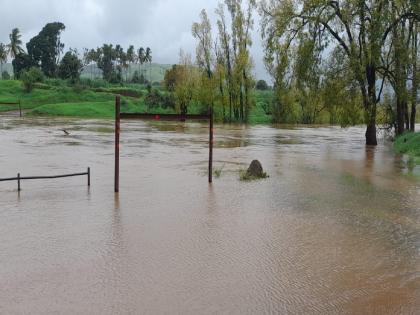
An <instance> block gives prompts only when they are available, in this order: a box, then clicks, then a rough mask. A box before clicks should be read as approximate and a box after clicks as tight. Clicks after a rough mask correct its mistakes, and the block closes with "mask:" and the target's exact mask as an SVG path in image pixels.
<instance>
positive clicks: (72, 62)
mask: <svg viewBox="0 0 420 315" xmlns="http://www.w3.org/2000/svg"><path fill="white" fill-rule="evenodd" d="M82 70H83V62H82V60H80V59H79V57H78V54H77V51H76V50H72V49H70V50H69V51H68V52H67V53H66V54H65V55H64V57H63V59H61V61H60V65H59V67H58V76H59V77H60V78H61V79H63V80H70V81H71V82H72V83H76V82H77V81H79V79H80V74H81V72H82Z"/></svg>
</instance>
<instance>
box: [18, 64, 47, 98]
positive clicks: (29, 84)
mask: <svg viewBox="0 0 420 315" xmlns="http://www.w3.org/2000/svg"><path fill="white" fill-rule="evenodd" d="M20 79H21V80H22V82H23V86H24V87H25V91H26V92H27V93H30V92H31V91H32V90H33V88H34V85H35V83H37V82H43V81H44V74H43V73H42V71H41V69H39V68H36V67H32V68H30V69H29V70H27V71H26V70H24V71H22V72H21V74H20Z"/></svg>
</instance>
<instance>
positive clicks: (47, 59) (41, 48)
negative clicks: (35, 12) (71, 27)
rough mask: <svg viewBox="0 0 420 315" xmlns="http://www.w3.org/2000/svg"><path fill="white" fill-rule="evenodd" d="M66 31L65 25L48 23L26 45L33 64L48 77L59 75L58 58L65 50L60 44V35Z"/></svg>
mask: <svg viewBox="0 0 420 315" xmlns="http://www.w3.org/2000/svg"><path fill="white" fill-rule="evenodd" d="M64 29H65V26H64V24H63V23H60V22H54V23H48V24H46V25H45V26H44V28H43V29H42V30H41V32H39V34H38V35H37V36H35V37H33V38H32V39H31V40H30V41H29V42H28V44H27V45H26V47H27V49H28V55H29V57H30V59H31V61H32V64H34V65H40V67H41V69H42V72H43V73H44V74H45V75H46V76H48V77H54V76H56V74H57V67H58V66H57V57H58V56H59V54H60V53H61V52H62V50H63V48H64V44H63V43H61V42H60V34H61V32H62V31H63V30H64Z"/></svg>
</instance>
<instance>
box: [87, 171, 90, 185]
mask: <svg viewBox="0 0 420 315" xmlns="http://www.w3.org/2000/svg"><path fill="white" fill-rule="evenodd" d="M87 178H88V186H89V187H90V167H88V169H87Z"/></svg>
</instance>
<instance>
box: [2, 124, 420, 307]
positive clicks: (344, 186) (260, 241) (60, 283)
mask: <svg viewBox="0 0 420 315" xmlns="http://www.w3.org/2000/svg"><path fill="white" fill-rule="evenodd" d="M63 128H65V129H66V130H68V131H69V132H70V135H68V136H65V135H64V133H63V132H62V131H61V130H60V129H63ZM122 131H123V133H122V137H121V179H120V194H119V196H116V195H114V193H113V161H114V160H113V158H114V155H113V154H114V152H113V149H114V146H113V143H114V138H113V136H114V135H113V122H112V121H93V120H90V121H87V120H77V119H76V120H75V119H72V120H69V119H40V118H24V119H22V120H20V119H18V118H14V117H11V116H2V117H1V120H0V143H1V151H0V165H1V168H0V170H1V174H0V177H3V178H4V177H13V176H16V174H17V173H18V172H20V173H21V175H22V176H31V175H55V174H62V173H73V172H84V171H85V170H86V168H87V167H88V166H90V167H91V169H92V186H91V187H90V189H88V187H87V185H86V178H85V177H75V178H68V179H56V180H43V181H23V182H22V191H21V192H20V194H18V192H17V184H16V182H2V183H0V222H1V223H0V240H1V242H0V313H1V314H418V311H419V310H420V177H419V176H420V169H419V167H418V166H415V165H414V164H413V163H411V162H410V161H409V160H407V159H406V158H404V157H401V156H397V155H395V154H394V153H393V151H392V148H391V146H390V145H389V144H387V143H381V144H380V145H379V146H378V147H377V148H366V147H365V145H364V135H363V134H364V130H363V129H362V128H349V129H340V128H335V127H331V128H325V127H323V128H289V129H288V128H275V127H269V126H255V127H240V126H216V127H215V150H214V158H215V161H214V164H215V169H216V170H218V171H221V176H220V177H218V178H214V183H213V184H212V185H209V184H208V183H207V177H206V171H207V157H208V151H207V139H208V129H207V125H200V124H198V123H197V124H196V123H188V124H185V123H173V122H170V123H160V124H159V123H149V122H123V124H122ZM253 159H259V160H260V161H261V163H262V164H263V166H264V168H265V170H266V171H267V173H268V174H269V175H270V177H269V178H268V179H265V180H261V181H254V182H242V181H240V180H239V171H240V170H241V169H244V168H246V166H247V164H249V163H250V162H251V160H253Z"/></svg>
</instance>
